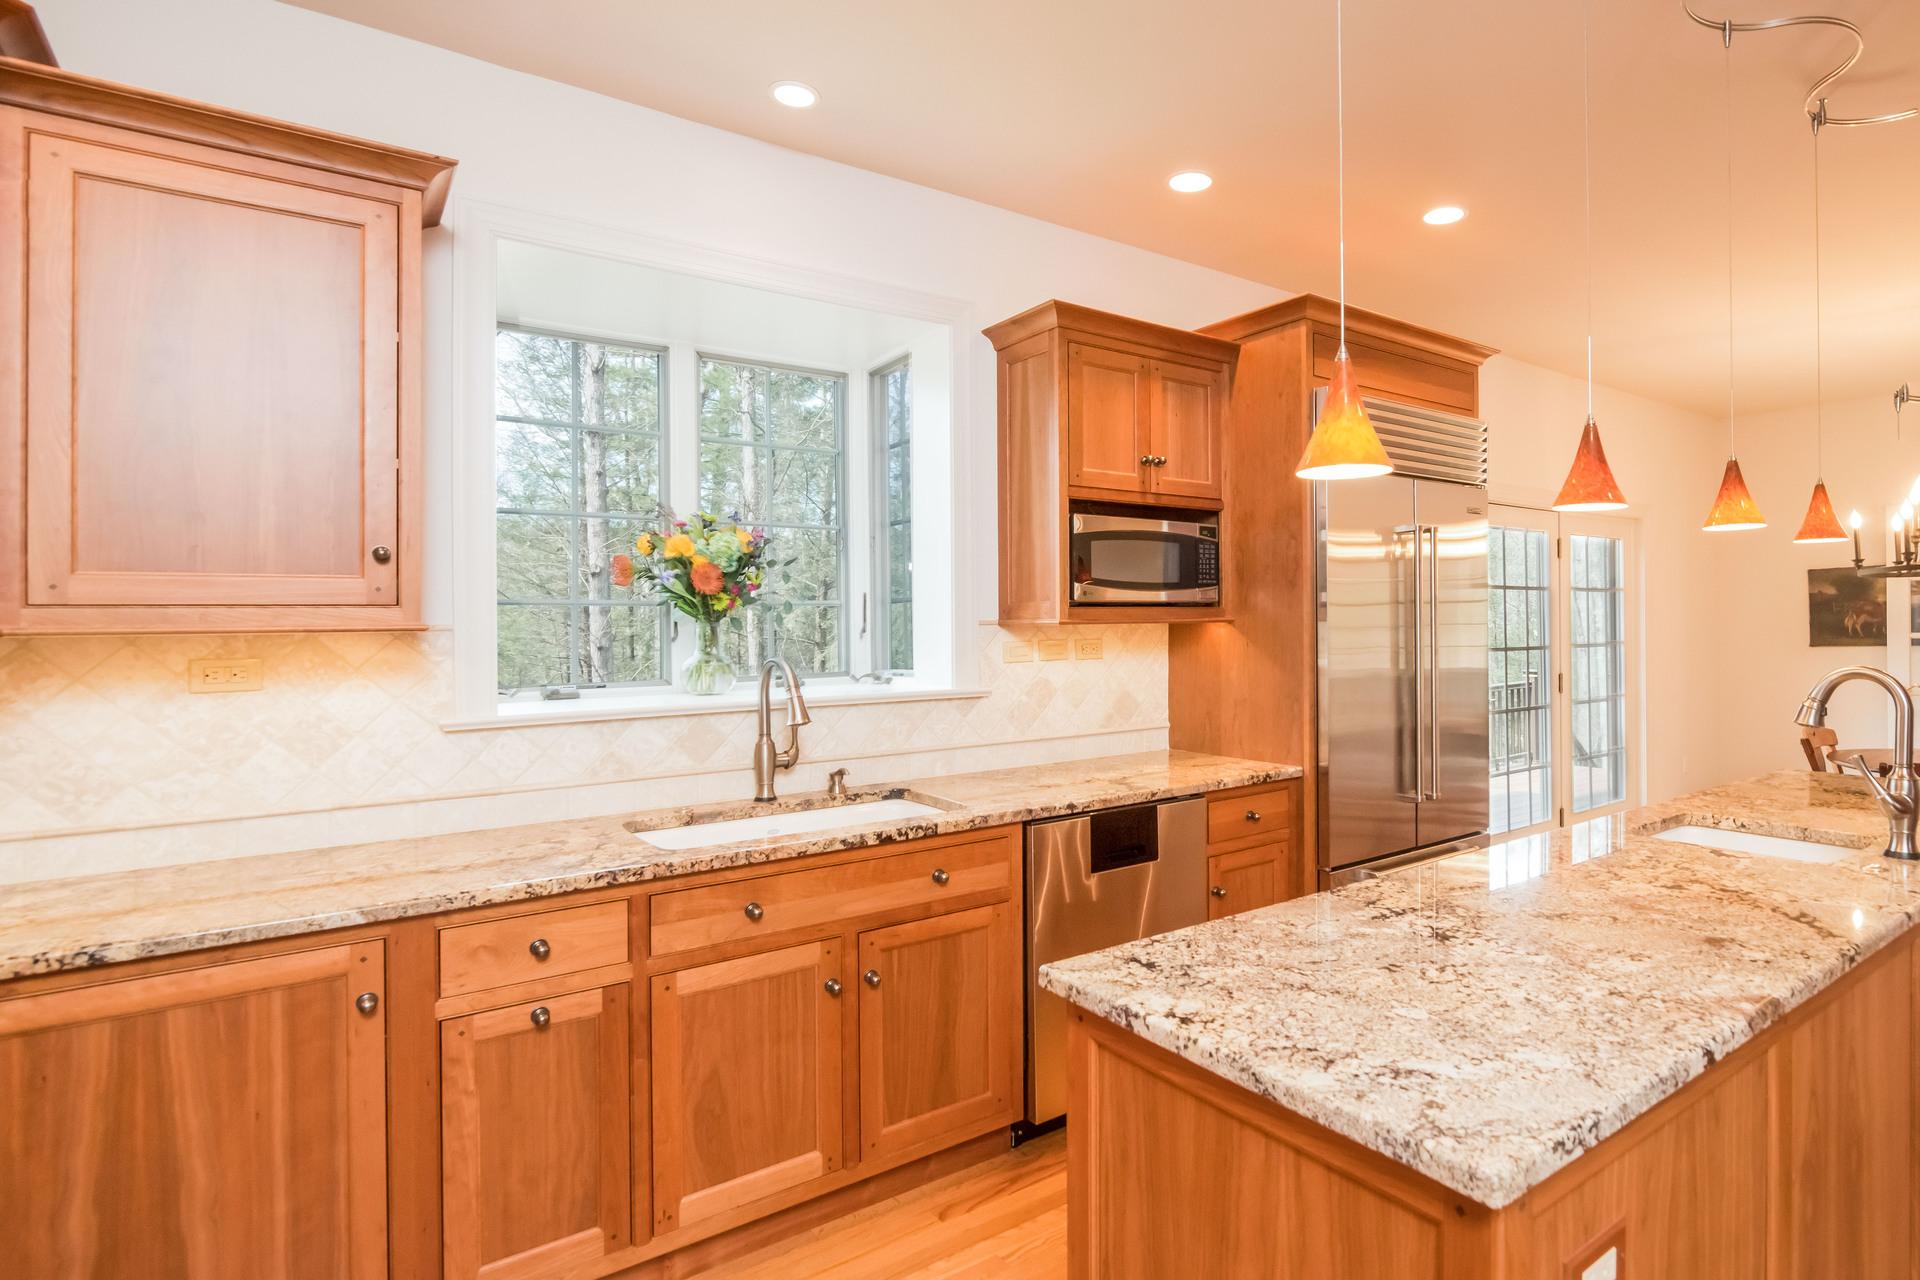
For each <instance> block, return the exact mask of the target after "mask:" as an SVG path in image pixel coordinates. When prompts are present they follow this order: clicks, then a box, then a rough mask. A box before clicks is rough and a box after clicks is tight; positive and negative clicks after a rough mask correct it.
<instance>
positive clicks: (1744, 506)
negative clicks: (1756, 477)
mask: <svg viewBox="0 0 1920 1280" xmlns="http://www.w3.org/2000/svg"><path fill="white" fill-rule="evenodd" d="M1766 527H1767V518H1766V517H1765V516H1763V515H1761V514H1760V504H1759V503H1757V502H1755V501H1754V500H1753V495H1752V494H1751V493H1749V492H1748V491H1747V479H1746V477H1745V476H1743V475H1741V474H1740V459H1738V458H1728V459H1727V470H1726V473H1725V474H1724V475H1722V476H1721V477H1720V492H1719V493H1717V494H1715V495H1714V497H1713V510H1711V511H1709V512H1707V522H1706V523H1705V524H1704V525H1702V526H1701V528H1703V529H1705V530H1706V531H1707V532H1708V533H1738V532H1740V531H1741V530H1743V529H1764V528H1766Z"/></svg>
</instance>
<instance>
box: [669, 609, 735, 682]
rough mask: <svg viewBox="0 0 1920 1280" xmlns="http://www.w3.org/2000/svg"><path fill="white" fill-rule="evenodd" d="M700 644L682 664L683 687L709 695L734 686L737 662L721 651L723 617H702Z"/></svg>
mask: <svg viewBox="0 0 1920 1280" xmlns="http://www.w3.org/2000/svg"><path fill="white" fill-rule="evenodd" d="M697 621H698V625H699V633H698V635H697V637H696V639H697V640H698V641H699V644H698V647H697V648H696V649H695V650H694V653H693V656H692V657H690V658H688V659H687V660H686V661H685V662H684V663H682V664H681V666H680V688H681V689H682V690H683V691H684V692H687V693H692V694H698V695H699V696H701V697H708V696H711V695H713V694H717V693H725V692H726V691H727V690H729V689H731V688H733V682H734V679H735V677H734V674H733V664H732V663H730V662H728V661H727V657H726V655H725V654H724V653H722V652H721V651H720V619H718V618H702V619H698V620H697Z"/></svg>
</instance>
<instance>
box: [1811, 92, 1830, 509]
mask: <svg viewBox="0 0 1920 1280" xmlns="http://www.w3.org/2000/svg"><path fill="white" fill-rule="evenodd" d="M1822 105H1823V106H1824V104H1822ZM1822 336H1823V335H1822V333H1821V319H1820V117H1819V116H1815V117H1814V118H1813V474H1814V477H1815V479H1817V480H1819V481H1822V482H1824V481H1825V480H1826V478H1827V442H1826V438H1825V437H1826V426H1827V424H1826V384H1825V378H1826V360H1825V358H1824V357H1825V351H1824V348H1823V346H1822Z"/></svg>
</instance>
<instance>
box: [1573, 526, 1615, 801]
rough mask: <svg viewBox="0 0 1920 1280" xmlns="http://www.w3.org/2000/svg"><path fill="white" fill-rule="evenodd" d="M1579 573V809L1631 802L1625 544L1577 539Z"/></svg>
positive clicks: (1576, 737) (1575, 690) (1575, 765)
mask: <svg viewBox="0 0 1920 1280" xmlns="http://www.w3.org/2000/svg"><path fill="white" fill-rule="evenodd" d="M1568 550H1569V558H1570V560H1571V562H1572V565H1573V584H1572V612H1573V617H1574V632H1573V687H1572V689H1571V691H1570V692H1571V702H1572V713H1573V808H1574V811H1575V812H1576V813H1580V812H1584V811H1586V810H1588V809H1593V808H1598V807H1601V806H1604V805H1610V804H1617V803H1618V802H1620V801H1622V800H1624V799H1626V675H1625V668H1626V644H1625V639H1624V637H1625V631H1626V622H1625V618H1626V592H1625V585H1624V584H1625V573H1624V565H1625V544H1624V543H1623V541H1622V540H1621V539H1618V538H1601V537H1593V536H1590V535H1584V534H1576V535H1574V536H1573V537H1572V538H1571V539H1569V547H1568Z"/></svg>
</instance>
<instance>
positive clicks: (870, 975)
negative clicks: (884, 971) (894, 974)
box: [860, 969, 880, 987]
mask: <svg viewBox="0 0 1920 1280" xmlns="http://www.w3.org/2000/svg"><path fill="white" fill-rule="evenodd" d="M860 980H861V981H862V982H864V983H866V984H867V985H868V986H870V987H877V986H879V985H880V971H879V970H878V969H869V970H867V971H866V972H865V973H863V974H861V975H860Z"/></svg>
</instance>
